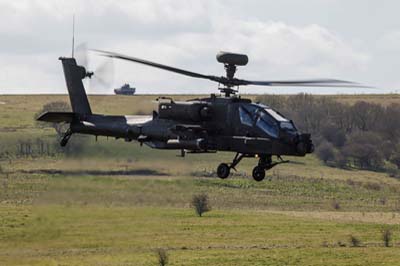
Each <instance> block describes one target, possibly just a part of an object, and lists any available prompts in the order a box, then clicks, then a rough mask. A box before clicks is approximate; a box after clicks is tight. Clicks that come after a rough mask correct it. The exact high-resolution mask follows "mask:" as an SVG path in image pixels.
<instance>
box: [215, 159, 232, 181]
mask: <svg viewBox="0 0 400 266" xmlns="http://www.w3.org/2000/svg"><path fill="white" fill-rule="evenodd" d="M230 172H231V168H230V167H229V166H228V165H227V164H226V163H221V164H220V165H219V166H218V168H217V175H218V177H219V178H221V179H225V178H227V177H228V176H229V174H230Z"/></svg>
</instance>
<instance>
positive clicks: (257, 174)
mask: <svg viewBox="0 0 400 266" xmlns="http://www.w3.org/2000/svg"><path fill="white" fill-rule="evenodd" d="M264 177H265V170H264V168H263V167H261V166H256V167H254V169H253V178H254V180H255V181H257V182H260V181H262V180H263V179H264Z"/></svg>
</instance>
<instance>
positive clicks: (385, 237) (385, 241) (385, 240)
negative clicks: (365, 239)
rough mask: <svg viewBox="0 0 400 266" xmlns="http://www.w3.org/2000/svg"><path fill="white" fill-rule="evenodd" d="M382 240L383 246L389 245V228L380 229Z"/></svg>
mask: <svg viewBox="0 0 400 266" xmlns="http://www.w3.org/2000/svg"><path fill="white" fill-rule="evenodd" d="M382 240H383V245H384V246H385V247H389V246H390V241H391V240H392V231H391V230H390V229H388V228H386V229H384V230H383V231H382Z"/></svg>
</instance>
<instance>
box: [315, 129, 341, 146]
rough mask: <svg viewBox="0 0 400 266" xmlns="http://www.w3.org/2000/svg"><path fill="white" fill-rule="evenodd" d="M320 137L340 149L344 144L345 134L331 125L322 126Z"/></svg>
mask: <svg viewBox="0 0 400 266" xmlns="http://www.w3.org/2000/svg"><path fill="white" fill-rule="evenodd" d="M321 135H322V136H323V137H324V138H325V139H326V140H327V141H329V142H330V143H332V144H333V145H334V146H336V147H342V146H343V145H344V143H345V142H346V133H345V132H344V130H342V129H340V128H338V127H337V126H334V125H333V124H327V125H324V126H323V127H322V128H321Z"/></svg>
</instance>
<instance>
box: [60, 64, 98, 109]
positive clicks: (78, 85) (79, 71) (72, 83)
mask: <svg viewBox="0 0 400 266" xmlns="http://www.w3.org/2000/svg"><path fill="white" fill-rule="evenodd" d="M60 60H61V62H62V65H63V69H64V76H65V82H66V83H67V88H68V94H69V99H70V101H71V107H72V111H73V112H74V113H78V114H91V113H92V110H91V109H90V105H89V101H88V98H87V95H86V92H85V88H84V86H83V83H82V79H84V78H85V77H90V76H91V75H92V73H89V72H86V69H85V68H84V67H82V66H78V65H77V63H76V60H75V58H65V57H61V58H60Z"/></svg>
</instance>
